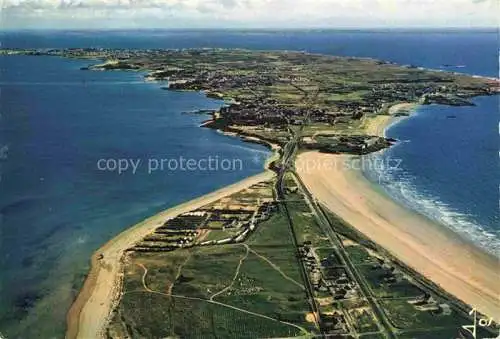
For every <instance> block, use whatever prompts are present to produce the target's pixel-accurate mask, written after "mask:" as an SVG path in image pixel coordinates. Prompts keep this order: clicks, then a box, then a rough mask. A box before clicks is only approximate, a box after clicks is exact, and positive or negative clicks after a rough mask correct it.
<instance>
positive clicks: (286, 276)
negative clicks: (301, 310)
mask: <svg viewBox="0 0 500 339" xmlns="http://www.w3.org/2000/svg"><path fill="white" fill-rule="evenodd" d="M245 246H247V245H245ZM247 247H248V249H249V250H250V252H252V253H253V254H255V255H256V256H257V257H259V258H260V259H262V260H264V261H265V262H267V263H268V264H269V266H271V267H272V268H273V269H274V270H276V271H277V272H278V273H279V274H281V275H282V276H283V278H285V279H286V280H288V281H290V282H292V283H294V284H295V285H297V286H299V287H300V288H301V289H305V287H304V285H302V284H301V283H299V282H298V281H296V280H294V279H293V278H291V277H289V276H288V275H286V274H285V273H284V272H283V271H282V270H281V269H280V267H279V266H278V265H276V264H274V263H273V262H272V261H271V260H269V259H267V258H266V257H264V256H263V255H260V254H259V253H257V252H256V251H255V250H253V249H251V248H250V247H249V246H247Z"/></svg>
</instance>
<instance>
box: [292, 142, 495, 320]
mask: <svg viewBox="0 0 500 339" xmlns="http://www.w3.org/2000/svg"><path fill="white" fill-rule="evenodd" d="M356 158H357V156H349V155H334V154H325V153H319V152H314V151H312V152H306V153H302V154H300V155H299V157H298V162H302V163H303V164H305V163H308V164H311V163H313V164H321V166H315V168H311V167H308V168H307V170H306V169H303V170H301V171H300V170H298V171H297V172H298V174H299V176H300V178H301V180H302V181H303V182H304V184H305V185H306V187H307V188H308V189H309V190H310V192H311V193H312V194H313V195H314V197H315V198H316V199H317V200H318V201H319V202H320V203H321V204H322V205H324V206H326V207H327V208H328V209H329V210H330V211H331V212H333V213H335V214H336V215H338V216H339V217H340V218H341V219H343V220H344V221H345V222H346V223H348V224H350V225H351V226H352V227H353V228H355V229H356V230H358V231H360V232H361V233H362V234H364V235H365V236H366V237H367V238H369V239H371V240H373V241H374V242H375V243H376V244H377V245H378V246H380V247H382V248H384V249H385V250H387V251H388V252H389V253H390V254H391V255H393V256H394V257H396V258H397V259H398V260H401V262H402V263H404V264H405V265H407V266H409V267H410V268H412V269H413V270H415V271H416V272H418V273H419V274H421V275H422V276H424V277H425V278H426V279H429V280H430V281H432V282H434V283H436V284H437V285H438V286H440V287H441V288H442V289H443V290H445V291H446V292H447V293H450V294H451V295H453V296H455V297H456V298H458V299H459V300H461V301H463V302H464V303H466V304H468V305H470V306H472V307H475V308H477V309H478V311H479V312H481V313H484V314H486V315H488V316H490V317H493V318H494V319H495V320H497V321H498V320H499V319H500V298H499V295H500V294H499V293H500V288H499V287H498V286H497V285H498V280H499V279H500V271H499V268H500V263H499V261H498V259H497V258H494V257H493V256H492V255H490V254H488V253H486V252H484V251H483V250H482V249H480V248H478V247H476V246H475V245H473V244H472V243H471V242H469V241H467V240H465V239H463V238H462V237H460V236H459V235H458V234H456V233H454V232H452V231H451V230H449V229H448V228H446V227H445V226H443V225H440V224H438V223H436V222H434V221H433V220H431V219H429V218H427V217H425V216H423V215H421V214H419V213H417V212H415V211H413V210H411V209H408V208H407V207H405V206H402V205H400V204H399V203H397V202H396V201H394V200H393V199H392V198H391V197H390V196H388V195H387V194H384V193H383V192H382V191H381V190H378V189H377V187H374V185H373V183H371V182H370V181H369V180H368V179H366V178H365V177H364V176H363V174H362V173H361V171H360V170H357V169H352V168H348V167H347V166H346V164H348V163H349V161H351V160H353V159H356ZM325 164H329V166H330V167H328V168H327V167H326V165H325Z"/></svg>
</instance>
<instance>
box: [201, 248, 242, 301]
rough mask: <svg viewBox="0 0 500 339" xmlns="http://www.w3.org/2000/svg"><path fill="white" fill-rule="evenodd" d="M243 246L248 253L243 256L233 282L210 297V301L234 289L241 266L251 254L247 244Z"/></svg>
mask: <svg viewBox="0 0 500 339" xmlns="http://www.w3.org/2000/svg"><path fill="white" fill-rule="evenodd" d="M243 246H245V249H246V252H245V255H243V256H242V257H241V258H240V262H239V263H238V267H236V272H235V273H234V277H233V280H231V283H230V284H229V285H228V286H227V287H225V288H223V289H222V290H220V291H219V292H217V293H215V294H213V295H212V296H211V297H210V301H213V300H214V298H215V297H216V296H218V295H221V294H222V293H224V292H226V291H227V290H229V289H230V288H231V287H233V285H234V282H235V281H236V278H238V275H239V274H240V269H241V265H243V262H244V261H245V260H246V259H247V258H248V253H250V248H249V247H248V246H247V245H245V244H243Z"/></svg>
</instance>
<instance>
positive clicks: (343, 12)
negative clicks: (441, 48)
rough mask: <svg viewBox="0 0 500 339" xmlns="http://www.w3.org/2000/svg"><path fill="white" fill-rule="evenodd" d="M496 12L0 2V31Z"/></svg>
mask: <svg viewBox="0 0 500 339" xmlns="http://www.w3.org/2000/svg"><path fill="white" fill-rule="evenodd" d="M499 9H500V0H0V10H1V12H0V27H1V28H2V29H37V28H52V29H53V28H55V29H58V28H60V29H89V28H92V29H106V28H108V29H117V28H205V27H206V28H394V27H406V28H416V27H418V28H421V27H433V28H434V27H498V24H499V19H498V18H497V14H498V13H499Z"/></svg>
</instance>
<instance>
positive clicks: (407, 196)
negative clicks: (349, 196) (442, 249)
mask: <svg viewBox="0 0 500 339" xmlns="http://www.w3.org/2000/svg"><path fill="white" fill-rule="evenodd" d="M373 156H374V157H383V156H384V155H383V154H377V155H373ZM365 174H366V176H367V177H368V178H369V179H370V180H371V181H376V182H377V183H378V184H379V185H381V186H382V188H383V189H384V190H385V191H386V192H387V193H388V194H389V195H390V196H391V197H393V198H394V199H395V200H397V201H398V202H400V203H402V204H404V205H405V206H407V207H409V208H411V209H413V210H415V211H417V212H419V213H420V214H422V215H424V216H427V217H428V218H430V219H432V220H435V221H437V222H439V223H440V224H442V225H445V226H446V227H448V228H449V229H450V230H452V231H454V232H455V233H457V234H459V235H461V236H462V237H463V238H465V239H468V240H470V241H472V242H473V243H474V244H476V245H477V246H478V247H480V248H482V249H484V250H485V251H487V252H489V253H491V254H493V255H495V256H496V257H500V250H499V249H500V230H492V229H490V228H487V227H485V226H483V225H480V224H479V223H478V222H476V221H475V220H474V219H473V216H471V215H469V214H466V213H463V212H462V211H458V210H457V209H455V208H454V207H453V206H450V205H449V204H447V203H445V202H443V201H442V200H441V199H440V198H439V197H438V196H436V195H435V194H433V193H431V192H428V191H424V190H422V189H420V190H419V189H417V187H416V185H415V179H416V178H415V177H414V176H412V175H410V174H408V173H407V172H405V171H404V169H401V168H378V169H377V168H375V169H372V172H366V173H365Z"/></svg>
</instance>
